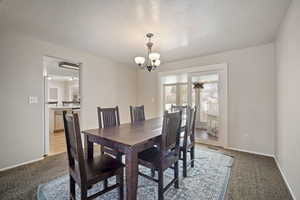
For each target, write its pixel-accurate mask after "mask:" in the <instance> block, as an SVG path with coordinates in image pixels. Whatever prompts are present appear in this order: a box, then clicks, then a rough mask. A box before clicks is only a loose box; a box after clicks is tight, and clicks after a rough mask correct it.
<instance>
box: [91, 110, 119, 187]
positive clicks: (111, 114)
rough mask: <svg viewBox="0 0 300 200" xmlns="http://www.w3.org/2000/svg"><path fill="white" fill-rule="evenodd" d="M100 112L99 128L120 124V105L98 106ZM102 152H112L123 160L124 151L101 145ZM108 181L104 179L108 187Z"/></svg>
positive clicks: (111, 153)
mask: <svg viewBox="0 0 300 200" xmlns="http://www.w3.org/2000/svg"><path fill="white" fill-rule="evenodd" d="M97 112H98V124H99V128H111V127H116V126H120V115H119V107H118V106H116V107H113V108H101V107H97ZM100 152H101V154H104V153H106V154H110V155H113V156H114V157H115V158H116V159H117V160H119V161H122V153H120V152H118V151H116V150H114V149H112V148H109V147H106V146H103V145H102V146H101V149H100ZM107 186H108V183H107V180H105V181H104V187H105V188H107Z"/></svg>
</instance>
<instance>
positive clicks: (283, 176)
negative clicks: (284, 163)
mask: <svg viewBox="0 0 300 200" xmlns="http://www.w3.org/2000/svg"><path fill="white" fill-rule="evenodd" d="M274 160H275V163H276V165H277V167H278V169H279V171H280V174H281V176H282V178H283V180H284V182H285V184H286V186H287V188H288V190H289V192H290V194H291V195H292V198H293V199H294V200H296V196H295V194H294V193H293V191H292V188H291V186H290V185H289V183H288V181H287V178H286V176H285V175H284V173H283V171H282V169H281V167H280V164H279V161H278V160H277V158H276V156H274Z"/></svg>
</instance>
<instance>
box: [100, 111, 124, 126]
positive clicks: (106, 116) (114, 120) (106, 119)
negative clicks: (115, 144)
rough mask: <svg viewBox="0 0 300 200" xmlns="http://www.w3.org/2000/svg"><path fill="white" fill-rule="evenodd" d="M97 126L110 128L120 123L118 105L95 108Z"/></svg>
mask: <svg viewBox="0 0 300 200" xmlns="http://www.w3.org/2000/svg"><path fill="white" fill-rule="evenodd" d="M97 111H98V123H99V128H110V127H114V126H119V125H120V116H119V108H118V106H116V107H114V108H101V107H98V108H97Z"/></svg>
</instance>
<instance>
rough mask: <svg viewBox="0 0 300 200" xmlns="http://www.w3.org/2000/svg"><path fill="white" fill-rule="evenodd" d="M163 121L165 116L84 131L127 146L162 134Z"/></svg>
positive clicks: (86, 133) (89, 134)
mask: <svg viewBox="0 0 300 200" xmlns="http://www.w3.org/2000/svg"><path fill="white" fill-rule="evenodd" d="M162 122H163V118H154V119H149V120H145V121H142V122H138V123H135V124H131V123H127V124H121V125H120V126H117V127H112V128H102V129H89V130H84V131H82V133H83V134H85V135H88V136H95V137H98V138H101V139H105V140H109V141H113V142H116V143H119V144H123V145H126V146H134V145H137V144H140V143H143V142H145V141H147V140H150V139H154V138H156V137H159V136H161V130H162Z"/></svg>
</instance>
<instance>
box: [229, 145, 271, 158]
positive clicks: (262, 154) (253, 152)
mask: <svg viewBox="0 0 300 200" xmlns="http://www.w3.org/2000/svg"><path fill="white" fill-rule="evenodd" d="M225 149H229V150H234V151H240V152H245V153H251V154H255V155H260V156H267V157H272V158H275V156H274V155H272V154H266V153H260V152H256V151H248V150H244V149H238V148H232V147H226V148H225Z"/></svg>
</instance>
